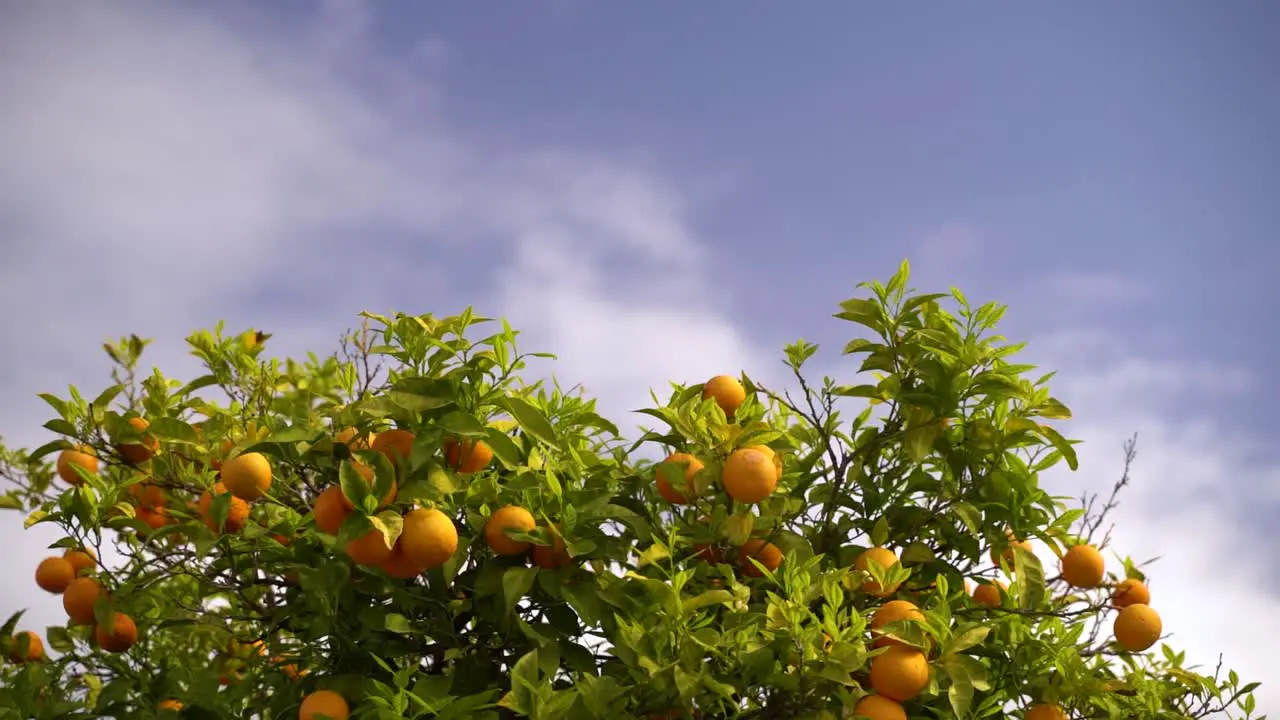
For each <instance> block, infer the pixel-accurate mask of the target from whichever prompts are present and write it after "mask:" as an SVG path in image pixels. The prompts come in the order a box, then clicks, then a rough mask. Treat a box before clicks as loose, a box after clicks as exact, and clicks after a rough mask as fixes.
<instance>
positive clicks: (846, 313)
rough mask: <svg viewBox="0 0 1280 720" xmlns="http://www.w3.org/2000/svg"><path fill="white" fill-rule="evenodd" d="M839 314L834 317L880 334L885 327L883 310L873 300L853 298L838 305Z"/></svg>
mask: <svg viewBox="0 0 1280 720" xmlns="http://www.w3.org/2000/svg"><path fill="white" fill-rule="evenodd" d="M840 310H841V312H839V313H836V315H835V317H838V318H840V319H841V320H848V321H849V322H852V323H857V324H859V325H864V326H866V327H869V328H871V329H872V330H875V331H876V332H881V331H882V330H883V329H884V325H885V316H884V309H883V308H881V307H880V304H879V303H877V302H876V301H874V300H866V299H863V298H853V299H850V300H845V301H844V302H842V303H840Z"/></svg>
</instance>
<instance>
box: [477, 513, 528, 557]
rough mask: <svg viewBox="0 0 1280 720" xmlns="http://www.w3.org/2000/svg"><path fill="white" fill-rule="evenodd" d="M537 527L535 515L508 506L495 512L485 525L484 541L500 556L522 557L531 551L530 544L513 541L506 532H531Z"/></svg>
mask: <svg viewBox="0 0 1280 720" xmlns="http://www.w3.org/2000/svg"><path fill="white" fill-rule="evenodd" d="M535 527H537V523H535V522H534V520H533V515H532V514H531V513H530V512H529V511H528V510H525V509H524V508H522V507H518V506H516V505H508V506H506V507H503V508H499V509H498V510H496V511H494V513H493V514H492V515H490V516H489V519H488V520H487V521H486V522H485V524H484V539H485V541H486V542H487V543H489V547H490V548H492V549H493V551H494V552H496V553H498V554H499V555H520V554H521V553H523V552H525V551H526V550H528V549H529V543H527V542H524V541H521V540H512V539H511V538H509V537H507V534H506V533H505V532H503V531H504V530H508V529H510V530H523V531H524V532H529V531H530V530H533V529H534V528H535Z"/></svg>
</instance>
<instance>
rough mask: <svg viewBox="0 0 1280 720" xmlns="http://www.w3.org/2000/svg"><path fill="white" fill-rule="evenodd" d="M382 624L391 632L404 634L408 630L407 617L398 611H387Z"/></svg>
mask: <svg viewBox="0 0 1280 720" xmlns="http://www.w3.org/2000/svg"><path fill="white" fill-rule="evenodd" d="M383 625H384V626H385V627H386V628H387V629H388V630H390V631H391V632H393V633H399V634H401V635H405V634H408V633H409V632H410V630H409V619H408V618H406V617H405V616H403V615H401V614H400V613H387V618H386V620H385V621H384V622H383Z"/></svg>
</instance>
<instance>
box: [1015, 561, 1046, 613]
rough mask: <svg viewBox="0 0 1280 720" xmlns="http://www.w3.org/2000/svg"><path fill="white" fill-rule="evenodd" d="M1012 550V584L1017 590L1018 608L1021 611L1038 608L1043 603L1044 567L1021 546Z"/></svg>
mask: <svg viewBox="0 0 1280 720" xmlns="http://www.w3.org/2000/svg"><path fill="white" fill-rule="evenodd" d="M1011 549H1012V550H1013V566H1014V573H1015V577H1014V581H1013V582H1014V584H1015V585H1016V586H1017V588H1018V607H1020V608H1022V609H1023V610H1028V609H1032V608H1038V607H1040V605H1041V603H1043V602H1044V596H1045V587H1044V566H1043V565H1041V564H1040V558H1038V557H1036V555H1035V553H1033V552H1030V551H1028V550H1027V549H1026V548H1024V547H1022V546H1021V545H1015V546H1013V547H1012V548H1011Z"/></svg>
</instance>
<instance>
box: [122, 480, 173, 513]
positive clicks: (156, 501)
mask: <svg viewBox="0 0 1280 720" xmlns="http://www.w3.org/2000/svg"><path fill="white" fill-rule="evenodd" d="M128 492H129V497H131V498H133V502H134V505H136V506H137V507H144V508H147V509H148V510H154V509H156V508H158V507H164V501H165V498H164V490H163V489H161V488H160V487H159V486H156V485H152V484H150V483H134V484H133V485H130V486H129V490H128Z"/></svg>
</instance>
